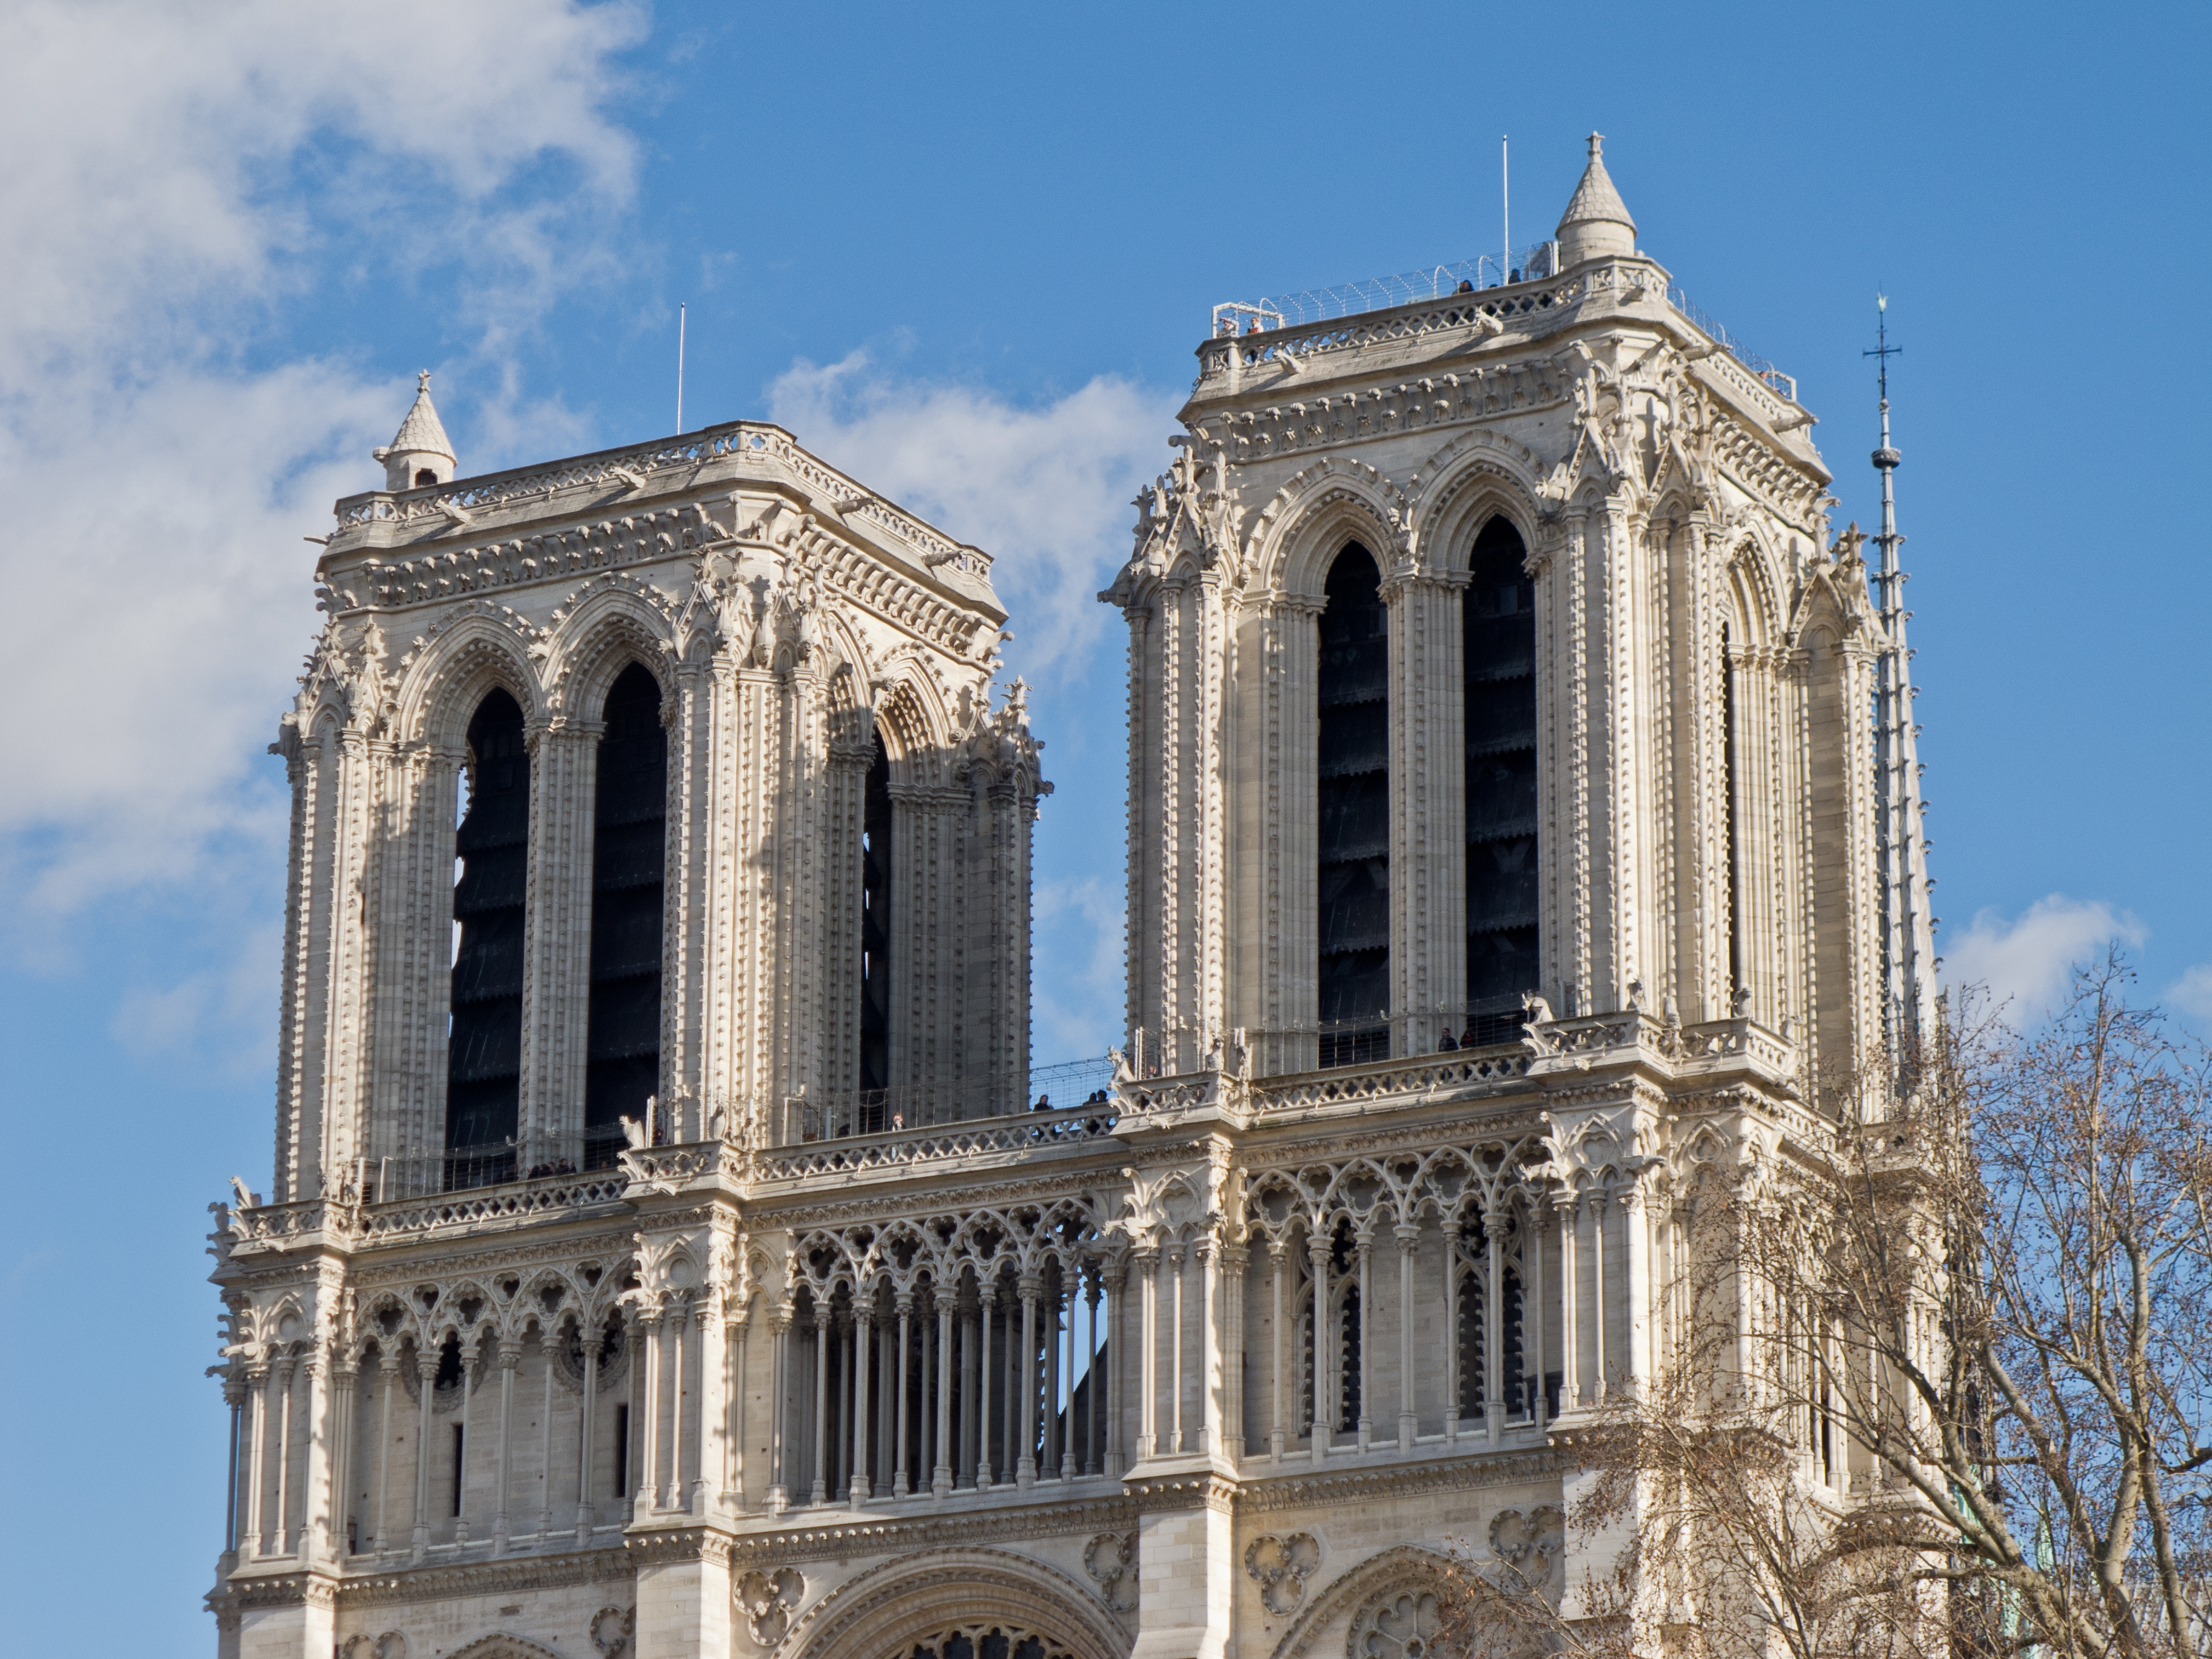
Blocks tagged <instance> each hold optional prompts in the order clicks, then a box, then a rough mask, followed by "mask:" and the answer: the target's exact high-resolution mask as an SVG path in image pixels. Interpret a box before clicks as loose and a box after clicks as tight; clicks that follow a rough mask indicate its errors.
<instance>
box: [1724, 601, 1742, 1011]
mask: <svg viewBox="0 0 2212 1659" xmlns="http://www.w3.org/2000/svg"><path fill="white" fill-rule="evenodd" d="M1737 776H1738V775H1737V771H1736V753H1735V660H1734V658H1733V656H1732V655H1731V653H1730V651H1729V626H1728V624H1727V623H1722V624H1721V782H1722V787H1723V789H1725V790H1726V792H1727V794H1728V799H1727V801H1726V803H1725V808H1724V810H1725V811H1726V813H1727V821H1728V845H1727V847H1725V848H1723V849H1722V868H1723V869H1724V870H1725V871H1727V872H1728V957H1729V994H1730V995H1731V996H1733V995H1735V994H1736V993H1738V992H1740V991H1741V990H1742V988H1743V886H1742V880H1741V872H1740V868H1739V861H1740V860H1741V858H1742V856H1743V853H1742V848H1743V838H1742V822H1743V818H1742V803H1741V799H1739V797H1738V795H1737Z"/></svg>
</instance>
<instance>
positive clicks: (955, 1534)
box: [730, 1493, 1137, 1569]
mask: <svg viewBox="0 0 2212 1659" xmlns="http://www.w3.org/2000/svg"><path fill="white" fill-rule="evenodd" d="M1136 1519H1137V1509H1136V1505H1135V1504H1133V1503H1131V1502H1130V1500H1129V1499H1128V1498H1125V1497H1122V1496H1121V1495H1120V1494H1119V1493H1116V1494H1115V1495H1114V1496H1112V1497H1102V1498H1095V1499H1092V1500H1091V1501H1090V1502H1087V1503H1075V1504H1040V1505H1037V1506H1036V1507H1034V1508H1013V1509H995V1510H977V1511H975V1512H974V1513H972V1514H963V1515H943V1516H917V1517H915V1519H913V1520H911V1521H907V1520H890V1519H885V1520H882V1521H872V1522H853V1523H851V1524H849V1525H843V1526H824V1527H806V1528H793V1529H791V1530H788V1531H779V1532H772V1533H757V1534H751V1535H750V1536H747V1537H744V1538H741V1539H739V1540H738V1541H737V1542H736V1543H735V1544H734V1545H733V1546H732V1550H731V1555H730V1560H731V1565H732V1566H733V1567H735V1568H741V1569H742V1568H750V1567H772V1566H773V1565H775V1564H776V1563H778V1562H783V1561H834V1560H843V1559H850V1558H852V1557H854V1556H868V1555H890V1554H894V1553H906V1552H909V1551H915V1550H926V1549H942V1548H945V1547H948V1546H957V1545H960V1544H981V1543H995V1542H998V1541H1001V1540H1008V1539H1022V1538H1056V1537H1065V1536H1066V1534H1070V1533H1081V1532H1097V1531H1099V1530H1101V1529H1111V1530H1115V1531H1127V1530H1128V1529H1129V1528H1131V1527H1133V1526H1134V1525H1135V1524H1136Z"/></svg>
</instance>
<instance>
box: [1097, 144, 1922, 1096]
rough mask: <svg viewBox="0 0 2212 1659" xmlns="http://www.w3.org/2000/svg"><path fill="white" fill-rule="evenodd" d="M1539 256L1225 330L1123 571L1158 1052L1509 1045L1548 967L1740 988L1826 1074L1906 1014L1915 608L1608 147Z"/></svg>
mask: <svg viewBox="0 0 2212 1659" xmlns="http://www.w3.org/2000/svg"><path fill="white" fill-rule="evenodd" d="M1515 257H1516V270H1513V271H1511V272H1510V273H1506V274H1508V275H1510V276H1515V277H1517V278H1518V279H1519V280H1517V281H1513V282H1510V283H1506V284H1504V286H1502V287H1498V288H1495V289H1489V288H1482V287H1478V286H1477V285H1476V283H1475V282H1474V280H1473V278H1472V277H1470V278H1469V279H1468V280H1466V281H1462V282H1461V283H1459V284H1458V289H1459V291H1458V292H1452V291H1450V289H1449V285H1447V286H1445V288H1444V289H1443V291H1441V292H1438V293H1437V294H1436V295H1434V296H1433V298H1432V299H1431V300H1430V301H1427V302H1425V303H1420V304H1416V305H1410V306H1400V307H1395V308H1393V309H1392V310H1389V311H1387V312H1384V313H1370V314H1364V315H1363V314H1356V313H1355V314H1350V315H1345V316H1341V317H1336V318H1330V317H1328V316H1327V315H1325V314H1315V315H1312V316H1310V317H1308V318H1307V319H1305V320H1304V321H1303V322H1300V321H1298V320H1297V319H1296V318H1295V317H1294V316H1293V315H1291V314H1290V313H1292V312H1294V311H1295V310H1296V309H1297V307H1300V306H1301V305H1303V306H1304V309H1305V310H1306V311H1307V312H1310V313H1326V312H1328V310H1329V309H1330V308H1331V307H1332V305H1333V303H1335V302H1336V298H1335V296H1331V295H1308V296H1300V297H1299V298H1298V299H1296V300H1292V301H1280V302H1278V301H1261V302H1260V303H1259V304H1257V305H1251V306H1239V307H1221V308H1220V309H1219V310H1218V312H1217V325H1216V331H1215V334H1214V337H1212V338H1211V339H1209V340H1207V341H1206V343H1205V344H1204V345H1202V346H1201V347H1200V349H1199V354H1198V356H1199V377H1198V383H1197V386H1196V389H1195V390H1194V392H1193V394H1192V396H1191V398H1190V400H1189V402H1188V404H1186V405H1185V407H1184V409H1183V410H1182V416H1181V418H1182V423H1183V427H1184V430H1183V432H1182V435H1179V436H1178V437H1177V438H1176V443H1177V444H1178V445H1179V446H1180V447H1181V451H1182V453H1181V456H1180V458H1179V459H1178V460H1177V461H1176V465H1175V466H1174V467H1172V468H1171V469H1170V471H1168V472H1167V473H1165V474H1164V475H1163V476H1162V477H1161V478H1160V479H1159V480H1158V482H1157V483H1155V484H1154V485H1153V486H1152V488H1151V489H1148V490H1147V491H1146V494H1145V495H1143V496H1142V497H1140V498H1139V502H1138V508H1139V520H1138V525H1137V531H1136V536H1137V550H1136V553H1135V555H1134V556H1133V558H1132V559H1131V560H1130V562H1129V563H1128V565H1127V568H1125V569H1124V570H1123V571H1122V572H1121V574H1120V576H1119V577H1118V578H1117V580H1116V581H1115V585H1114V586H1113V587H1112V588H1111V589H1110V590H1109V592H1107V593H1106V594H1104V595H1102V597H1103V598H1105V599H1108V600H1109V601H1110V602H1111V603H1113V604H1115V605H1117V606H1118V607H1119V608H1120V609H1121V611H1122V613H1123V615H1124V616H1125V617H1126V618H1127V623H1128V627H1129V633H1130V663H1131V669H1130V682H1129V696H1130V707H1131V710H1132V719H1131V749H1130V805H1129V814H1130V816H1129V853H1130V869H1131V891H1130V899H1129V905H1130V911H1129V914H1130V922H1131V927H1130V937H1131V951H1130V957H1129V963H1130V967H1129V1005H1128V1023H1129V1026H1130V1028H1131V1030H1132V1033H1133V1042H1136V1043H1137V1044H1138V1045H1139V1048H1141V1050H1142V1053H1143V1054H1144V1055H1145V1057H1146V1065H1147V1066H1158V1067H1159V1068H1160V1069H1162V1070H1163V1071H1166V1072H1175V1071H1179V1070H1184V1069H1188V1068H1190V1067H1193V1066H1198V1065H1199V1064H1200V1063H1201V1061H1202V1060H1203V1058H1204V1056H1205V1055H1206V1054H1207V1053H1209V1052H1211V1051H1212V1050H1213V1049H1214V1048H1217V1047H1218V1046H1219V1045H1220V1044H1221V1043H1222V1042H1224V1041H1225V1039H1227V1038H1228V1037H1229V1036H1230V1034H1231V1033H1238V1032H1241V1033H1242V1041H1243V1043H1244V1044H1245V1046H1246V1047H1247V1048H1249V1050H1250V1051H1251V1053H1252V1055H1253V1063H1254V1065H1255V1068H1256V1069H1257V1070H1258V1071H1260V1072H1261V1073H1281V1072H1296V1071H1301V1070H1305V1069H1310V1068H1313V1067H1316V1066H1321V1067H1328V1066H1334V1065H1339V1064H1342V1063H1346V1062H1349V1061H1352V1060H1360V1061H1365V1060H1373V1059H1377V1058H1381V1057H1383V1056H1384V1055H1386V1054H1387V1055H1391V1056H1396V1057H1401V1058H1402V1057H1405V1056H1409V1055H1415V1054H1425V1053H1432V1052H1435V1051H1437V1049H1439V1048H1442V1047H1443V1046H1445V1045H1446V1044H1448V1043H1449V1044H1450V1045H1452V1046H1455V1047H1456V1046H1459V1045H1463V1044H1466V1043H1468V1042H1475V1043H1478V1044H1487V1043H1492V1042H1498V1041H1500V1040H1504V1041H1516V1040H1517V1039H1518V1037H1519V1035H1520V1030H1519V1028H1520V1024H1521V1019H1522V1012H1521V1011H1522V998H1523V996H1524V995H1526V996H1528V997H1529V998H1533V999H1538V1000H1541V1003H1542V1005H1543V1006H1545V1007H1546V1008H1547V1009H1548V1010H1549V1011H1550V1014H1551V1015H1554V1016H1558V1017H1560V1018H1567V1017H1577V1016H1587V1015H1602V1014H1612V1013H1616V1012H1620V1011H1623V1010H1629V1009H1641V1010H1644V1011H1647V1012H1650V1013H1652V1014H1654V1015H1656V1016H1660V1017H1662V1018H1668V1019H1671V1020H1674V1021H1677V1022H1679V1023H1696V1022H1699V1021H1705V1020H1716V1019H1727V1018H1732V1017H1734V1016H1735V1015H1737V1014H1739V1013H1743V1014H1747V1015H1749V1016H1751V1017H1753V1018H1756V1019H1758V1020H1759V1021H1760V1022H1761V1023H1762V1024H1765V1026H1767V1027H1768V1028H1770V1029H1771V1030H1776V1031H1778V1032H1787V1033H1789V1034H1790V1040H1791V1042H1793V1044H1796V1045H1797V1046H1798V1047H1799V1048H1801V1049H1802V1055H1803V1058H1804V1059H1805V1060H1806V1062H1807V1063H1808V1066H1814V1067H1816V1068H1817V1067H1819V1066H1828V1067H1830V1068H1832V1069H1833V1068H1844V1069H1848V1068H1849V1067H1850V1066H1853V1065H1855V1064H1856V1063H1857V1061H1858V1060H1860V1059H1862V1058H1863V1056H1864V1055H1865V1054H1866V1053H1867V1052H1868V1051H1869V1043H1876V1042H1880V1041H1881V1031H1882V1019H1881V1013H1880V1006H1881V1000H1882V997H1883V994H1884V983H1885V973H1884V960H1883V959H1884V955H1885V952H1884V951H1883V949H1882V948H1881V937H1880V933H1881V923H1880V920H1879V918H1880V915H1881V886H1880V884H1879V879H1878V878H1879V865H1878V860H1876V859H1875V856H1874V846H1873V842H1872V841H1871V840H1870V839H1869V837H1870V836H1872V834H1873V833H1874V829H1875V824H1876V819H1877V814H1876V810H1875V796H1874V794H1873V793H1872V784H1871V783H1870V781H1869V780H1870V778H1871V776H1872V769H1871V768H1870V767H1869V766H1868V765H1867V764H1864V763H1862V762H1861V760H1860V759H1858V758H1855V757H1869V756H1871V754H1872V752H1873V744H1874V739H1875V732H1874V730H1873V729H1872V726H1871V725H1870V721H1869V709H1871V708H1873V707H1874V692H1875V687H1876V665H1877V663H1878V662H1881V661H1883V660H1887V659H1888V654H1887V645H1886V641H1887V631H1886V629H1885V628H1884V625H1883V619H1882V618H1881V617H1878V616H1877V615H1876V614H1875V611H1874V609H1873V608H1872V606H1871V605H1869V599H1868V592H1867V586H1868V585H1867V580H1866V572H1865V568H1864V565H1863V561H1862V559H1861V556H1860V545H1861V539H1862V538H1860V537H1859V536H1858V535H1857V531H1856V528H1855V527H1854V528H1853V529H1852V530H1850V531H1848V532H1844V534H1842V535H1840V536H1832V535H1831V533H1830V532H1829V530H1828V528H1827V525H1826V516H1825V515H1826V506H1827V501H1826V489H1827V486H1828V484H1829V483H1830V475H1829V472H1828V471H1827V469H1826V466H1825V465H1823V464H1822V462H1821V460H1820V457H1819V455H1818V453H1817V452H1815V450H1814V447H1813V446H1812V443H1811V441H1810V428H1811V426H1812V423H1813V417H1812V416H1811V415H1809V414H1808V412H1807V411H1806V410H1803V409H1802V407H1800V406H1799V404H1797V402H1796V396H1795V392H1796V383H1795V381H1794V380H1791V379H1790V376H1788V375H1786V374H1782V373H1780V372H1779V371H1778V370H1775V369H1773V368H1771V366H1770V365H1766V364H1765V363H1764V362H1762V361H1760V360H1757V359H1753V358H1751V357H1749V356H1748V354H1746V353H1743V352H1741V349H1740V348H1738V347H1737V346H1736V345H1735V343H1734V342H1733V341H1732V340H1731V339H1730V338H1729V337H1728V335H1727V334H1726V332H1725V331H1723V330H1722V329H1721V328H1720V327H1719V325H1717V324H1712V323H1711V322H1710V321H1709V320H1708V319H1704V318H1703V316H1702V313H1698V312H1696V311H1695V309H1694V307H1690V306H1689V304H1688V302H1687V301H1686V300H1685V299H1683V298H1682V296H1681V295H1680V290H1679V289H1675V288H1674V285H1673V283H1672V280H1671V278H1670V277H1669V276H1668V273H1667V272H1666V271H1665V270H1662V268H1661V267H1660V266H1659V265H1658V264H1656V263H1655V262H1654V261H1653V260H1651V259H1650V258H1648V257H1646V256H1644V255H1643V254H1641V253H1639V252H1638V251H1637V249H1636V234H1635V225H1634V222H1633V220H1632V218H1631V216H1630V215H1629V212H1628V210H1627V208H1626V204H1624V203H1623V202H1622V199H1621V197H1620V191H1618V190H1617V189H1616V188H1615V186H1614V185H1613V180H1612V179H1611V178H1610V176H1609V175H1608V173H1607V170H1606V166H1605V161H1604V159H1603V157H1602V155H1601V149H1600V142H1599V139H1598V137H1596V136H1595V135H1593V136H1592V137H1591V139H1590V143H1589V159H1588V164H1587V167H1586V168H1585V170H1584V172H1583V177H1582V179H1581V182H1580V183H1579V184H1578V185H1577V187H1576V190H1575V192H1574V195H1573V197H1572V199H1571V201H1570V203H1569V204H1568V206H1567V209H1566V211H1565V214H1564V215H1563V216H1562V217H1561V219H1560V222H1559V228H1558V231H1557V234H1556V238H1555V240H1552V241H1550V242H1548V243H1546V244H1541V245H1539V246H1536V247H1534V248H1531V249H1528V250H1527V251H1525V252H1523V253H1522V254H1519V255H1516V256H1515ZM1885 544H1887V542H1885ZM1893 702H1894V699H1892V702H1891V703H1886V704H1885V705H1884V707H1885V708H1887V707H1891V706H1893ZM1894 728H1895V721H1894V720H1891V723H1890V726H1889V727H1888V728H1886V729H1887V730H1890V731H1891V732H1893V731H1894ZM1138 1033H1141V1036H1138V1035H1135V1034H1138Z"/></svg>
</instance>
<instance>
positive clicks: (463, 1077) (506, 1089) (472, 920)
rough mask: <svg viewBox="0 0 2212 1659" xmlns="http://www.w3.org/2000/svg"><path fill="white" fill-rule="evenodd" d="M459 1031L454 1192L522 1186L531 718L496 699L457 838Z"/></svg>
mask: <svg viewBox="0 0 2212 1659" xmlns="http://www.w3.org/2000/svg"><path fill="white" fill-rule="evenodd" d="M453 852H454V855H455V857H456V858H457V859H458V860H459V862H460V866H461V872H460V878H459V880H457V881H456V882H455V883H454V884H453V921H454V924H455V926H456V927H458V928H459V940H458V942H457V943H456V945H455V947H454V951H453V1003H452V1007H453V1021H452V1024H451V1026H450V1027H449V1030H448V1036H447V1045H446V1171H445V1174H446V1185H447V1187H448V1188H453V1187H481V1186H483V1185H485V1184H487V1183H488V1182H495V1181H511V1180H513V1177H514V1131H515V1115H516V1107H517V1103H518V1102H519V1101H520V1097H521V1085H522V929H523V914H522V901H523V892H524V886H525V883H526V878H527V876H528V873H529V865H530V752H529V750H528V749H527V748H526V746H525V745H524V743H523V736H522V708H521V706H520V704H518V703H517V702H515V700H514V699H513V697H511V696H508V695H507V693H506V692H505V691H502V690H494V691H493V692H491V693H490V694H489V696H486V697H485V698H484V700H483V702H482V703H480V704H478V705H477V712H476V718H475V719H473V720H471V721H470V722H469V770H468V810H467V811H466V813H465V815H464V816H463V817H462V819H461V823H460V828H459V830H458V831H457V832H456V833H455V836H454V838H453Z"/></svg>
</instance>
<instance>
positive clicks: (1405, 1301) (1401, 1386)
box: [1393, 1221, 1421, 1451]
mask: <svg viewBox="0 0 2212 1659" xmlns="http://www.w3.org/2000/svg"><path fill="white" fill-rule="evenodd" d="M1393 1236H1394V1237H1395V1238H1396V1239H1397V1241H1398V1449H1399V1450H1400V1451H1411V1450H1413V1436H1414V1433H1415V1431H1417V1430H1418V1428H1419V1424H1420V1407H1419V1403H1418V1400H1417V1397H1416V1395H1415V1394H1414V1391H1413V1252H1414V1250H1415V1249H1418V1248H1419V1245H1420V1242H1421V1235H1420V1233H1419V1231H1418V1230H1417V1229H1415V1228H1414V1227H1413V1226H1411V1225H1408V1224H1407V1223H1406V1222H1402V1221H1401V1222H1400V1223H1399V1224H1398V1225H1397V1226H1396V1228H1395V1230H1394V1234H1393Z"/></svg>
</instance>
